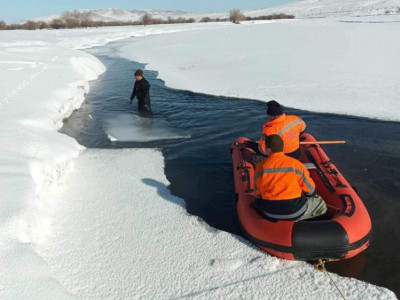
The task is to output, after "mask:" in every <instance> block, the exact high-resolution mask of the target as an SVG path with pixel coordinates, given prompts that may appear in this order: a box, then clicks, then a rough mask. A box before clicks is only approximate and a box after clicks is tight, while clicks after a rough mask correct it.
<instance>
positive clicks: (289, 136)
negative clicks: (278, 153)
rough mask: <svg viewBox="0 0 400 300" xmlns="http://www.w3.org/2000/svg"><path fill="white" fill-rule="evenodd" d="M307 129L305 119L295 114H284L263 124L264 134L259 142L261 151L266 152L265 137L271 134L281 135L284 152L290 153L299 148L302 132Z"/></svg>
mask: <svg viewBox="0 0 400 300" xmlns="http://www.w3.org/2000/svg"><path fill="white" fill-rule="evenodd" d="M305 129H306V124H305V123H304V121H303V120H302V119H301V118H299V117H297V116H294V115H286V114H282V115H281V116H279V117H278V118H276V119H274V120H272V121H271V122H268V123H265V124H264V126H263V135H262V136H261V138H260V142H259V144H258V147H259V150H260V152H261V153H264V154H266V147H265V138H266V137H267V136H268V135H271V134H277V135H280V136H281V138H282V140H283V152H284V153H290V152H293V151H296V150H297V149H299V146H300V144H299V136H300V133H301V132H303V131H304V130H305Z"/></svg>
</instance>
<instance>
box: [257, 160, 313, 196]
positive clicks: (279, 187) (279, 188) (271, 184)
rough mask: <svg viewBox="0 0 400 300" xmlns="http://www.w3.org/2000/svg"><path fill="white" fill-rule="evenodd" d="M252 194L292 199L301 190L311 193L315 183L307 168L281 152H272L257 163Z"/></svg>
mask: <svg viewBox="0 0 400 300" xmlns="http://www.w3.org/2000/svg"><path fill="white" fill-rule="evenodd" d="M254 187H255V190H254V194H255V196H256V198H262V199H263V200H267V201H269V200H272V201H276V200H293V199H297V198H300V197H301V196H302V192H304V193H305V194H306V195H311V194H313V193H314V191H315V183H314V181H313V180H312V179H311V177H310V173H309V172H308V170H307V168H306V167H305V166H304V165H303V164H302V163H301V162H299V161H298V160H296V159H294V158H292V157H288V156H286V155H285V154H284V153H283V152H277V153H272V154H271V155H270V156H269V157H268V158H267V159H265V160H264V161H262V162H261V163H259V164H258V165H257V168H256V170H255V174H254Z"/></svg>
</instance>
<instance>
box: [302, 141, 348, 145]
mask: <svg viewBox="0 0 400 300" xmlns="http://www.w3.org/2000/svg"><path fill="white" fill-rule="evenodd" d="M336 144H346V141H315V142H300V145H336Z"/></svg>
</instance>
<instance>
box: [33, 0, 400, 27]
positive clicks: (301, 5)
mask: <svg viewBox="0 0 400 300" xmlns="http://www.w3.org/2000/svg"><path fill="white" fill-rule="evenodd" d="M78 11H80V12H89V16H90V19H91V20H93V21H123V22H126V21H138V20H140V18H141V17H142V16H143V15H145V14H150V15H152V16H153V18H160V19H162V20H167V19H168V18H173V19H176V18H179V17H183V18H187V19H188V18H194V19H195V20H197V21H199V20H201V18H203V17H211V18H227V17H228V12H222V13H203V14H194V13H187V12H184V11H172V10H157V9H144V10H122V9H116V8H108V9H89V10H87V9H85V10H78ZM244 13H245V15H247V16H250V17H257V16H263V15H271V14H277V13H286V14H290V15H295V16H296V18H318V17H341V16H370V15H372V16H375V15H385V14H399V13H400V0H297V1H294V2H292V3H288V4H285V5H280V6H276V7H272V8H266V9H259V10H253V11H244ZM58 17H59V15H52V16H47V17H40V18H36V19H34V21H46V22H47V21H51V20H53V19H55V18H58Z"/></svg>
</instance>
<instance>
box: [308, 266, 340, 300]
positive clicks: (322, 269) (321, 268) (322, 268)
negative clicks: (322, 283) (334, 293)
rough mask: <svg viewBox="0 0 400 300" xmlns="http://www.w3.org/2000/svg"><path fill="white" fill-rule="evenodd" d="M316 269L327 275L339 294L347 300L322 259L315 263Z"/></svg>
mask: <svg viewBox="0 0 400 300" xmlns="http://www.w3.org/2000/svg"><path fill="white" fill-rule="evenodd" d="M314 268H315V269H316V270H318V271H321V272H323V273H325V274H326V275H327V276H328V277H329V279H330V280H331V282H332V283H333V285H334V286H335V288H336V289H337V290H338V292H339V294H340V295H341V296H342V298H343V299H344V300H347V298H346V296H345V295H344V293H343V292H342V291H341V290H340V289H339V287H338V286H337V284H336V282H335V281H334V280H333V279H332V277H331V275H329V272H327V271H326V268H325V262H324V261H323V260H322V259H319V260H318V261H317V262H315V263H314Z"/></svg>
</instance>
